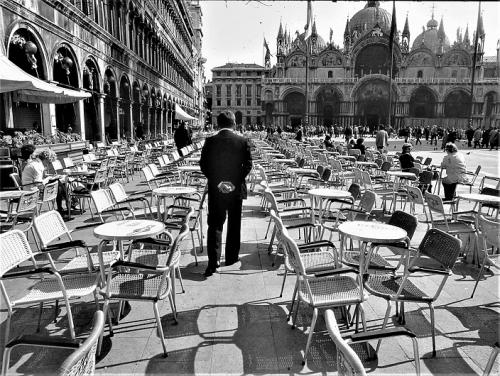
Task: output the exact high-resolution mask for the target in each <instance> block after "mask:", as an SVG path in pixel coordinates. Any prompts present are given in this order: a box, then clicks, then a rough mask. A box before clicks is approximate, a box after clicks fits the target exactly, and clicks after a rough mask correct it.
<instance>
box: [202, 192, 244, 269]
mask: <svg viewBox="0 0 500 376" xmlns="http://www.w3.org/2000/svg"><path fill="white" fill-rule="evenodd" d="M242 203H243V200H242V198H241V197H240V196H239V195H236V194H232V193H228V194H224V193H220V192H209V193H208V219H207V222H208V233H207V253H208V266H209V267H214V268H215V267H216V266H217V264H218V263H219V260H220V256H221V241H222V230H223V227H224V222H225V221H226V214H227V235H226V263H234V262H236V261H237V260H238V255H239V252H240V239H241V234H240V233H241V208H242Z"/></svg>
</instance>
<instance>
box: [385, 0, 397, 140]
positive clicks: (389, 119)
mask: <svg viewBox="0 0 500 376" xmlns="http://www.w3.org/2000/svg"><path fill="white" fill-rule="evenodd" d="M395 12H396V2H395V0H392V22H391V31H390V35H389V43H390V44H389V48H390V51H391V63H390V68H389V116H388V120H387V125H388V127H387V128H388V129H389V130H390V129H391V127H392V116H391V115H392V70H393V61H394V48H393V44H394V33H395V32H396V31H395V30H393V29H394V28H395V27H396V25H393V23H394V21H395V19H396V14H395Z"/></svg>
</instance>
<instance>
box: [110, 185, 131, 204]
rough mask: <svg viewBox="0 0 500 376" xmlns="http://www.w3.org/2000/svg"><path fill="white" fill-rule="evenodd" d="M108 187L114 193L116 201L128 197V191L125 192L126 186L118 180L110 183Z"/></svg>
mask: <svg viewBox="0 0 500 376" xmlns="http://www.w3.org/2000/svg"><path fill="white" fill-rule="evenodd" d="M108 188H109V190H110V191H111V194H112V195H113V198H114V199H115V201H116V202H122V201H125V200H126V199H127V198H128V195H127V192H125V188H124V187H123V185H122V183H118V182H116V183H113V184H110V185H109V187H108Z"/></svg>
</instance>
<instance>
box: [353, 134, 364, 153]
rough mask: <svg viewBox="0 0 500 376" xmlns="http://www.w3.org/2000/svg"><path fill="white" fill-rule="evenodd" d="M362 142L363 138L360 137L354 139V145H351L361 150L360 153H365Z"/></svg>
mask: <svg viewBox="0 0 500 376" xmlns="http://www.w3.org/2000/svg"><path fill="white" fill-rule="evenodd" d="M363 142H365V139H364V138H361V137H360V138H358V139H357V140H356V145H354V146H353V149H358V150H359V151H361V155H365V151H366V146H365V144H364V143H363Z"/></svg>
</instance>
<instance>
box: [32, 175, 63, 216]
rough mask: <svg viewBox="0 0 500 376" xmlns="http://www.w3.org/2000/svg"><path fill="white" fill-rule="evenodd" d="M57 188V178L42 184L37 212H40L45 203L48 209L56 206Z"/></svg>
mask: <svg viewBox="0 0 500 376" xmlns="http://www.w3.org/2000/svg"><path fill="white" fill-rule="evenodd" d="M58 189H59V180H55V181H52V182H50V183H47V184H45V185H44V186H43V191H42V196H41V197H40V199H39V201H38V209H37V210H38V213H41V212H42V209H43V206H44V205H45V204H47V208H48V209H49V210H51V209H52V210H54V209H55V208H56V198H57V191H58Z"/></svg>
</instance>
